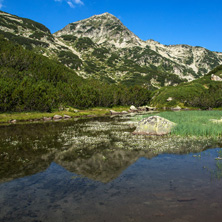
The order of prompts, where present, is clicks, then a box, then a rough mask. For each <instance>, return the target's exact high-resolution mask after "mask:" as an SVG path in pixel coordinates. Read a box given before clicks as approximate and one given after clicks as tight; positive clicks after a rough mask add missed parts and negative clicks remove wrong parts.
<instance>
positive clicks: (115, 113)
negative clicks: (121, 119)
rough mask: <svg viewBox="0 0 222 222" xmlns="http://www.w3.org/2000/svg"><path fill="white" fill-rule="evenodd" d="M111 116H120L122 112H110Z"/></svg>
mask: <svg viewBox="0 0 222 222" xmlns="http://www.w3.org/2000/svg"><path fill="white" fill-rule="evenodd" d="M110 114H111V115H119V114H121V113H120V112H116V111H114V110H110Z"/></svg>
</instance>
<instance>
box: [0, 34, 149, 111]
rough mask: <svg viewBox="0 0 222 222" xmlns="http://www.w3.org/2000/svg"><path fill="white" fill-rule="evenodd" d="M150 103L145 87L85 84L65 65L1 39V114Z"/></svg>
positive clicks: (98, 83)
mask: <svg viewBox="0 0 222 222" xmlns="http://www.w3.org/2000/svg"><path fill="white" fill-rule="evenodd" d="M61 54H62V52H61ZM70 56H72V55H70ZM67 59H68V57H67ZM79 64H80V62H79V61H78V60H77V63H76V65H77V66H78V65H79ZM149 100H150V92H149V91H148V90H147V89H145V88H143V87H140V86H134V87H129V88H127V87H125V86H121V85H108V84H104V83H100V82H98V81H96V80H84V79H82V78H81V77H79V76H77V75H76V73H75V72H74V71H72V70H71V69H69V68H67V67H65V66H64V65H62V64H60V63H58V62H55V61H53V60H50V59H48V58H46V57H44V56H41V55H37V54H35V53H33V52H32V51H29V50H25V49H23V48H22V47H21V46H19V45H14V44H13V43H11V42H10V41H7V40H5V39H4V38H3V37H0V111H1V112H6V111H7V112H8V111H18V112H21V111H35V110H38V111H48V112H50V111H51V110H52V109H53V108H58V107H66V106H72V107H77V108H88V107H95V106H106V107H110V106H114V105H131V104H135V105H143V104H147V103H148V101H149Z"/></svg>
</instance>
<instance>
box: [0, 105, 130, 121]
mask: <svg viewBox="0 0 222 222" xmlns="http://www.w3.org/2000/svg"><path fill="white" fill-rule="evenodd" d="M111 109H114V110H116V111H117V112H121V111H124V110H125V111H126V110H129V107H128V106H125V107H124V106H120V107H112V108H107V107H105V108H104V107H96V108H92V109H87V110H77V109H73V108H70V109H68V110H64V111H56V110H54V111H53V112H51V113H47V112H21V113H0V124H1V125H5V124H10V123H12V121H13V120H16V122H33V121H43V118H44V117H47V118H52V117H53V116H54V115H60V116H64V115H68V116H70V117H71V118H84V117H99V116H106V115H109V114H110V110H111Z"/></svg>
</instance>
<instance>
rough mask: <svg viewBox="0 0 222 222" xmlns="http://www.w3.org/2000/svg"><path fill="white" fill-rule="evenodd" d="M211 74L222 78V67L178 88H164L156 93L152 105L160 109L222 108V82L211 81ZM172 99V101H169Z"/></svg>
mask: <svg viewBox="0 0 222 222" xmlns="http://www.w3.org/2000/svg"><path fill="white" fill-rule="evenodd" d="M211 74H214V75H217V76H219V77H221V76H222V66H218V67H216V68H215V69H213V70H212V71H211V72H209V73H208V74H207V75H206V76H204V77H202V78H199V79H197V80H194V81H192V82H189V83H182V84H179V85H178V86H174V87H172V86H169V87H163V88H162V89H160V90H158V91H157V92H156V93H155V96H154V97H153V99H152V101H151V102H152V104H153V105H154V106H157V107H158V108H163V107H167V108H170V107H175V106H177V105H179V106H181V107H182V108H184V107H197V108H201V109H209V108H221V107H222V82H220V81H213V80H211ZM169 97H172V99H173V100H172V101H169V102H167V99H168V98H169Z"/></svg>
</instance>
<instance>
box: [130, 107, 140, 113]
mask: <svg viewBox="0 0 222 222" xmlns="http://www.w3.org/2000/svg"><path fill="white" fill-rule="evenodd" d="M130 111H131V112H138V109H137V108H136V107H135V106H130Z"/></svg>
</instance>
